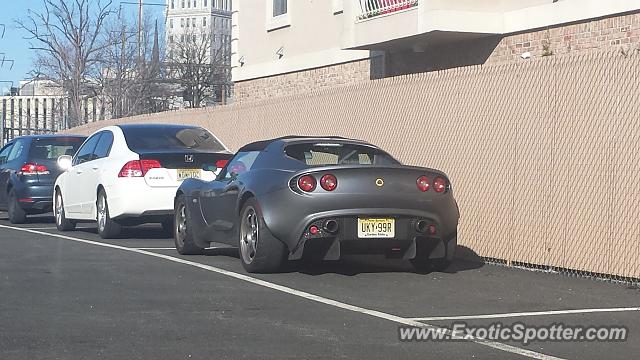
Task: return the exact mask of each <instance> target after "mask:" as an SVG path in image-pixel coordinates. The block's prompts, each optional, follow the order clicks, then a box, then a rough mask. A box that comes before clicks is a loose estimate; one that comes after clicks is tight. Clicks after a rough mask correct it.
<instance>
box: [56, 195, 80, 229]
mask: <svg viewBox="0 0 640 360" xmlns="http://www.w3.org/2000/svg"><path fill="white" fill-rule="evenodd" d="M54 202H55V203H54V204H53V215H54V216H55V218H56V228H58V230H60V231H71V230H74V229H75V228H76V223H75V221H73V220H69V219H67V217H66V215H65V212H64V202H63V200H62V193H61V192H60V191H59V190H58V191H56V197H55V198H54Z"/></svg>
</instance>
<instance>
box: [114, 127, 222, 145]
mask: <svg viewBox="0 0 640 360" xmlns="http://www.w3.org/2000/svg"><path fill="white" fill-rule="evenodd" d="M122 130H123V133H124V137H125V139H126V141H127V145H128V146H129V149H131V150H132V151H144V150H159V149H163V150H164V149H166V150H187V149H192V150H203V151H224V150H225V148H224V146H223V145H222V144H221V143H220V142H219V141H218V140H216V138H215V136H213V135H212V134H211V133H210V132H209V131H207V130H206V129H203V128H197V127H196V128H194V127H188V128H180V127H175V126H167V127H132V128H123V129H122Z"/></svg>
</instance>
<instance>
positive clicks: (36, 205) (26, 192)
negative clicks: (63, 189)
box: [16, 185, 53, 213]
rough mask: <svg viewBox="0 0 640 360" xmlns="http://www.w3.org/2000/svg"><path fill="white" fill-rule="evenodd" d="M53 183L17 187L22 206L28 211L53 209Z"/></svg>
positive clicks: (36, 211) (39, 211)
mask: <svg viewBox="0 0 640 360" xmlns="http://www.w3.org/2000/svg"><path fill="white" fill-rule="evenodd" d="M52 194H53V185H29V186H23V187H16V195H17V197H18V203H19V204H20V207H21V208H22V209H24V210H26V211H27V212H34V213H44V212H49V211H51V210H52V204H53V200H52V198H53V195H52Z"/></svg>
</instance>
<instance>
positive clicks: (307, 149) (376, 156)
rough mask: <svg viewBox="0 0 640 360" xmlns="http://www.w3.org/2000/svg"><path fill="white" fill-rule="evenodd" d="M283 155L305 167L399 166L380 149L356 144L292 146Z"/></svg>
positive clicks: (306, 144) (304, 144) (305, 144)
mask: <svg viewBox="0 0 640 360" xmlns="http://www.w3.org/2000/svg"><path fill="white" fill-rule="evenodd" d="M285 153H286V154H287V155H288V156H289V157H292V158H294V159H296V160H298V161H300V162H303V163H305V164H306V165H307V166H330V165H397V164H399V163H398V162H397V161H396V160H395V159H394V158H393V157H391V155H389V154H387V153H385V152H384V151H382V150H380V149H377V148H374V147H371V146H364V145H358V144H345V143H303V144H294V145H289V146H287V147H286V148H285Z"/></svg>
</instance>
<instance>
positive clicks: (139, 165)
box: [118, 159, 162, 177]
mask: <svg viewBox="0 0 640 360" xmlns="http://www.w3.org/2000/svg"><path fill="white" fill-rule="evenodd" d="M161 167H162V165H161V164H160V162H159V161H158V160H147V159H145V160H131V161H129V162H128V163H126V164H124V166H123V167H122V169H121V170H120V173H119V174H118V177H142V176H144V175H145V174H146V173H147V172H148V171H149V170H151V169H156V168H161Z"/></svg>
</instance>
